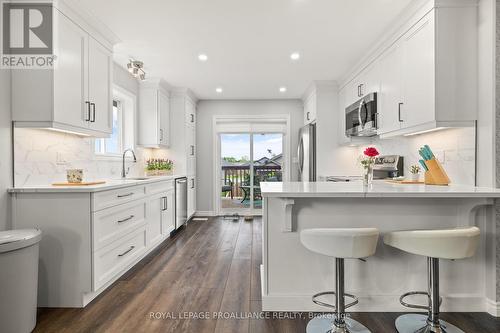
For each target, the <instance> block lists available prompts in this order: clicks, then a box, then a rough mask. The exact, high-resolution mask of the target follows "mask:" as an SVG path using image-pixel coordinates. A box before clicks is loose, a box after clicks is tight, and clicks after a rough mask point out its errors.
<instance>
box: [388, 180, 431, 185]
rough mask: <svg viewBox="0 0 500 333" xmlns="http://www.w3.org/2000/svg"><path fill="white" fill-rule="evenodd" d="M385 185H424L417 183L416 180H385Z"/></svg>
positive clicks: (421, 182)
mask: <svg viewBox="0 0 500 333" xmlns="http://www.w3.org/2000/svg"><path fill="white" fill-rule="evenodd" d="M386 182H387V183H391V184H405V185H412V184H413V185H416V184H425V182H423V181H418V180H400V181H398V180H386Z"/></svg>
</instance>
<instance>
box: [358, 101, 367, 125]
mask: <svg viewBox="0 0 500 333" xmlns="http://www.w3.org/2000/svg"><path fill="white" fill-rule="evenodd" d="M363 105H365V100H364V99H363V100H362V101H361V102H360V103H359V109H358V120H359V126H361V129H364V128H365V124H363V118H361V109H362V108H363Z"/></svg>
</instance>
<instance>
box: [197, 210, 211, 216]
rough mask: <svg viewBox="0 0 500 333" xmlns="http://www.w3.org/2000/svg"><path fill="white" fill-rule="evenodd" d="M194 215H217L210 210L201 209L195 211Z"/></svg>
mask: <svg viewBox="0 0 500 333" xmlns="http://www.w3.org/2000/svg"><path fill="white" fill-rule="evenodd" d="M194 216H215V212H213V211H210V210H199V211H196V213H194Z"/></svg>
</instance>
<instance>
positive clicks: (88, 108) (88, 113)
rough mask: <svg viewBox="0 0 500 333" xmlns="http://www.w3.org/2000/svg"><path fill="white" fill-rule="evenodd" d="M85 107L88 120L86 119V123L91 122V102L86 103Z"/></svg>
mask: <svg viewBox="0 0 500 333" xmlns="http://www.w3.org/2000/svg"><path fill="white" fill-rule="evenodd" d="M85 105H87V118H85V121H90V102H89V101H85Z"/></svg>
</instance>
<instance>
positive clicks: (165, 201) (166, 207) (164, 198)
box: [162, 197, 168, 211]
mask: <svg viewBox="0 0 500 333" xmlns="http://www.w3.org/2000/svg"><path fill="white" fill-rule="evenodd" d="M162 200H163V209H162V210H163V211H165V210H168V199H167V197H163V198H162Z"/></svg>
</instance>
